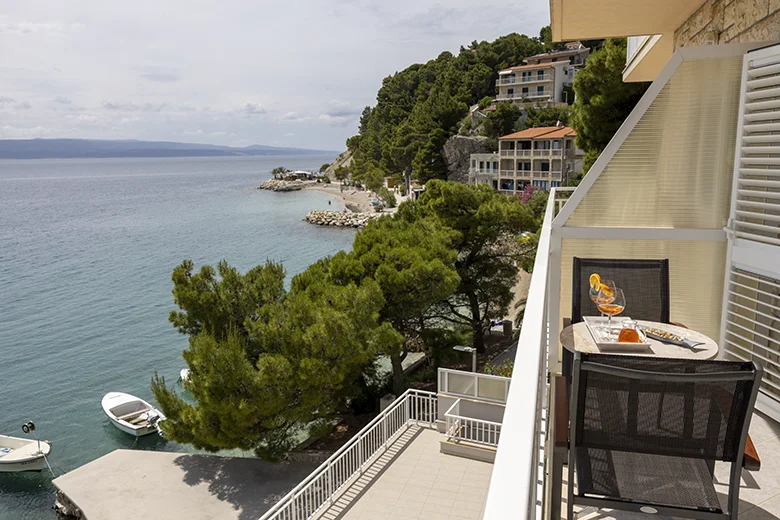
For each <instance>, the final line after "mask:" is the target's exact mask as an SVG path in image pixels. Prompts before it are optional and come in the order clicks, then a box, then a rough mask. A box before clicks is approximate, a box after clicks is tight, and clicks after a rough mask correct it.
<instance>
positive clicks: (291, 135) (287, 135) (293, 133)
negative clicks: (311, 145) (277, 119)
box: [284, 132, 295, 137]
mask: <svg viewBox="0 0 780 520" xmlns="http://www.w3.org/2000/svg"><path fill="white" fill-rule="evenodd" d="M284 136H285V137H295V132H287V133H286V134H284Z"/></svg>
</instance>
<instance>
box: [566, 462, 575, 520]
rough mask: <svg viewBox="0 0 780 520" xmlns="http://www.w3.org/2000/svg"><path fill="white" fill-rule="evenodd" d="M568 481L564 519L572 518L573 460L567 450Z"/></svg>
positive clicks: (569, 519)
mask: <svg viewBox="0 0 780 520" xmlns="http://www.w3.org/2000/svg"><path fill="white" fill-rule="evenodd" d="M568 470H569V471H568V482H566V520H574V461H573V460H571V450H570V451H569V468H568Z"/></svg>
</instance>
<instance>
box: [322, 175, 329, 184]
mask: <svg viewBox="0 0 780 520" xmlns="http://www.w3.org/2000/svg"><path fill="white" fill-rule="evenodd" d="M322 182H324V183H325V184H330V177H328V176H327V175H326V176H324V177H323V178H322Z"/></svg>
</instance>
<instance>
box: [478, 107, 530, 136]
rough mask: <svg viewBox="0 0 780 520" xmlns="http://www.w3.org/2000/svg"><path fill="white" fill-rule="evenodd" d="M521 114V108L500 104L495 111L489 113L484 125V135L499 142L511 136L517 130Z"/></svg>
mask: <svg viewBox="0 0 780 520" xmlns="http://www.w3.org/2000/svg"><path fill="white" fill-rule="evenodd" d="M521 113H522V111H521V110H520V107H518V106H517V105H515V104H514V103H499V104H498V105H497V106H496V109H495V110H494V111H492V112H488V114H487V117H486V118H485V122H484V123H483V124H482V133H483V135H484V136H485V137H488V138H490V139H493V140H497V139H498V138H499V137H503V136H505V135H508V134H511V133H512V132H514V131H515V130H516V129H517V126H518V125H517V123H518V120H519V119H520V114H521Z"/></svg>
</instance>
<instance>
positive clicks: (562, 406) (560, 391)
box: [553, 376, 569, 448]
mask: <svg viewBox="0 0 780 520" xmlns="http://www.w3.org/2000/svg"><path fill="white" fill-rule="evenodd" d="M553 385H554V386H555V422H554V424H555V439H553V447H554V448H568V447H569V402H568V399H567V398H566V378H565V377H564V376H555V379H554V380H553Z"/></svg>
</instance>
